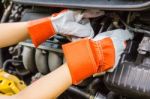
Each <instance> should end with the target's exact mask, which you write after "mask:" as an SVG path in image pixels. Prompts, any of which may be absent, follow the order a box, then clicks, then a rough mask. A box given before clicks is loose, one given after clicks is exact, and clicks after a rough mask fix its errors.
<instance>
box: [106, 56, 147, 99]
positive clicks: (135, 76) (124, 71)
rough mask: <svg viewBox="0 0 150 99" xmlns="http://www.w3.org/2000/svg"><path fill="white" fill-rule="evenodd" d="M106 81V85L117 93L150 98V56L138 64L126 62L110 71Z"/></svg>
mask: <svg viewBox="0 0 150 99" xmlns="http://www.w3.org/2000/svg"><path fill="white" fill-rule="evenodd" d="M104 82H105V84H106V86H107V87H108V88H109V89H110V90H112V91H114V92H117V93H120V94H122V95H125V96H131V97H136V99H137V98H140V99H146V98H150V57H148V58H144V60H143V63H142V64H140V65H136V64H135V63H131V62H124V63H122V64H121V65H120V66H118V68H116V70H115V71H114V72H112V73H108V74H107V75H106V76H105V78H104Z"/></svg>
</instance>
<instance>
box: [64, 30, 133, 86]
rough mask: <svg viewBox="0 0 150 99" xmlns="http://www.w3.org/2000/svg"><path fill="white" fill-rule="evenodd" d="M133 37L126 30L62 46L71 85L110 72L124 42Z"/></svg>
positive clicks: (121, 50) (116, 61) (110, 32)
mask: <svg viewBox="0 0 150 99" xmlns="http://www.w3.org/2000/svg"><path fill="white" fill-rule="evenodd" d="M132 37H133V35H132V34H131V33H129V32H128V31H127V30H120V29H119V30H114V31H109V32H105V33H102V34H98V35H97V36H96V38H95V39H93V40H92V39H82V40H79V41H76V42H72V43H68V44H65V45H63V51H64V54H65V57H66V61H67V64H68V67H69V70H70V73H71V76H72V82H73V84H77V83H79V82H80V81H81V80H84V79H85V78H87V77H89V76H91V75H93V74H95V73H102V72H104V71H107V70H110V69H112V68H113V67H114V65H116V64H117V63H118V61H119V58H120V55H121V53H122V52H123V50H124V49H125V46H124V41H126V40H129V39H131V38H132Z"/></svg>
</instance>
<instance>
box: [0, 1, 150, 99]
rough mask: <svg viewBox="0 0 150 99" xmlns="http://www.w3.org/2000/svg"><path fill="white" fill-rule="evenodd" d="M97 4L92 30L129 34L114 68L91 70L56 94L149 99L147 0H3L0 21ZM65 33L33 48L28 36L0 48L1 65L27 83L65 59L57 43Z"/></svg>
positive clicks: (64, 98)
mask: <svg viewBox="0 0 150 99" xmlns="http://www.w3.org/2000/svg"><path fill="white" fill-rule="evenodd" d="M66 8H68V9H81V10H85V9H100V10H102V11H104V12H105V14H104V15H102V16H100V17H97V18H91V19H90V23H91V25H92V27H93V30H94V32H95V35H96V34H98V33H102V32H105V31H111V30H114V29H128V30H129V31H130V32H132V33H134V38H133V40H129V41H127V47H126V49H125V50H124V52H123V54H122V55H121V59H120V62H119V64H118V66H117V67H116V69H115V70H114V71H113V72H107V73H105V74H103V75H96V76H95V75H94V76H91V77H89V78H87V79H86V80H84V81H82V82H81V83H80V84H79V85H72V86H71V87H70V88H69V89H68V90H66V91H65V92H64V93H63V94H62V95H61V96H59V97H58V99H142V98H143V99H147V98H148V99H149V98H150V86H149V84H150V9H149V8H150V1H149V0H82V1H81V0H75V1H70V0H58V1H55V0H12V1H9V0H2V1H1V3H0V13H3V15H0V18H1V23H6V22H7V23H8V22H9V23H10V22H21V21H29V20H34V19H38V18H42V17H47V16H50V15H51V14H53V13H57V12H59V11H61V10H63V9H66ZM68 42H70V39H69V37H66V36H63V35H60V34H57V35H55V36H54V37H53V38H50V39H48V40H47V41H46V42H44V43H42V44H41V45H40V46H39V47H38V48H35V47H34V45H33V44H32V41H31V40H30V39H28V40H26V41H23V42H20V43H18V44H17V45H13V46H9V47H6V48H2V49H0V67H1V68H3V69H4V70H5V71H6V72H8V73H10V74H13V75H15V76H17V77H19V78H20V79H21V80H23V81H24V82H25V83H26V84H27V85H29V84H31V83H33V82H34V81H36V80H38V79H39V78H41V77H42V76H44V75H46V74H48V73H50V72H51V71H53V70H55V69H56V68H58V67H59V66H60V65H62V64H63V63H64V62H65V58H64V55H63V51H62V48H61V46H62V45H63V44H65V43H68Z"/></svg>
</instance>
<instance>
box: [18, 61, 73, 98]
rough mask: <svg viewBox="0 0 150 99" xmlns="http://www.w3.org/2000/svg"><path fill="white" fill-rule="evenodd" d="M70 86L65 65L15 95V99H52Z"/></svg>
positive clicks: (69, 77) (68, 73)
mask: <svg viewBox="0 0 150 99" xmlns="http://www.w3.org/2000/svg"><path fill="white" fill-rule="evenodd" d="M71 84H72V79H71V76H70V72H69V69H68V66H67V64H64V65H62V66H61V67H59V68H58V69H57V70H55V71H53V72H52V73H50V74H48V75H46V76H44V77H43V78H41V79H39V80H38V81H36V82H35V83H33V84H31V85H30V86H28V87H27V88H26V89H25V90H23V91H22V92H21V93H19V94H18V95H17V99H54V98H56V97H57V96H59V95H60V94H61V93H63V92H64V91H65V90H66V89H67V88H68V87H69V86H70V85H71Z"/></svg>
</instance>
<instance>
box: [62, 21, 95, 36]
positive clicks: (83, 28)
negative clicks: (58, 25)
mask: <svg viewBox="0 0 150 99" xmlns="http://www.w3.org/2000/svg"><path fill="white" fill-rule="evenodd" d="M61 33H62V34H66V35H73V36H77V37H89V38H92V37H93V36H94V31H93V29H92V27H91V25H90V23H86V24H84V25H82V24H79V23H77V22H67V23H66V24H65V25H64V26H63V27H62V29H61Z"/></svg>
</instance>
